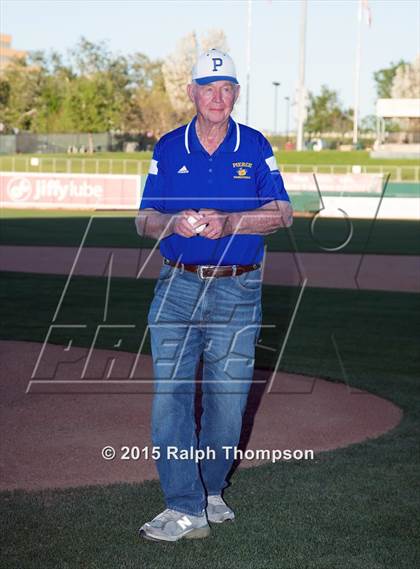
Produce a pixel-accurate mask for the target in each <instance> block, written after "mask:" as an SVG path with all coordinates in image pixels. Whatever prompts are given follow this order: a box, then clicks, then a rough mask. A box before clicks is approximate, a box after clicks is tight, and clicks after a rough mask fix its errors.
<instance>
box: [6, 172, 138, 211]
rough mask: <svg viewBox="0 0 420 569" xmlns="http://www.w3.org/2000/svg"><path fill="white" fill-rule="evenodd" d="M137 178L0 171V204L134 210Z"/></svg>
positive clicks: (54, 207)
mask: <svg viewBox="0 0 420 569" xmlns="http://www.w3.org/2000/svg"><path fill="white" fill-rule="evenodd" d="M140 191H141V178H140V176H129V175H121V176H119V175H105V174H39V173H36V174H34V173H32V172H0V205H1V206H2V207H14V208H23V209H30V208H37V209H138V207H139V204H140Z"/></svg>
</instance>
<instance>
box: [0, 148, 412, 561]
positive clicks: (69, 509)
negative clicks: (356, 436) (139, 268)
mask: <svg viewBox="0 0 420 569" xmlns="http://www.w3.org/2000/svg"><path fill="white" fill-rule="evenodd" d="M308 154H309V153H308ZM340 154H341V153H340ZM90 215H91V212H83V213H81V212H80V211H74V212H40V211H39V212H37V211H31V212H24V211H18V210H3V211H1V223H0V244H1V245H32V246H37V245H52V246H77V245H79V244H80V241H81V238H82V236H83V234H84V231H85V228H86V225H87V223H88V217H89V216H90ZM134 215H135V212H118V213H115V212H112V213H110V212H108V213H102V214H100V215H98V217H97V219H95V220H94V221H93V223H92V227H91V232H90V233H89V235H88V236H87V240H86V246H88V247H93V246H95V247H105V246H112V247H131V248H137V247H139V248H140V247H150V246H152V245H153V243H154V242H153V241H152V240H148V239H144V240H143V239H140V238H139V237H138V236H137V235H136V233H135V229H134V224H133V217H134ZM310 221H311V219H310V218H296V219H295V221H294V225H293V227H292V230H291V231H281V232H278V233H276V234H274V235H271V236H268V237H267V238H266V242H267V244H268V250H269V251H299V252H306V251H308V252H311V251H312V252H321V251H322V248H321V247H320V244H321V245H327V246H334V245H336V244H337V243H339V242H341V241H342V240H343V238H345V236H346V227H345V225H344V224H343V222H342V221H340V220H334V219H322V220H320V221H319V222H318V223H317V226H316V234H315V236H314V235H312V234H311V231H310ZM353 223H354V236H353V239H352V240H351V241H350V243H349V245H348V246H347V247H346V248H345V249H344V250H342V253H343V254H346V253H363V252H364V253H379V254H385V253H387V254H398V255H404V254H412V255H414V254H415V255H420V238H419V237H420V235H419V231H420V228H419V224H418V223H416V222H401V221H381V222H376V223H375V224H374V225H372V224H371V222H370V221H369V220H366V221H364V220H353ZM65 282H66V277H65V276H59V275H41V274H24V273H12V272H2V273H1V283H2V286H1V287H0V302H1V307H2V319H1V320H2V326H1V328H0V339H2V340H21V341H35V342H42V341H43V340H44V339H45V335H46V333H47V330H48V327H49V325H50V324H51V319H52V316H53V314H54V311H55V308H56V306H57V302H58V300H59V298H60V295H61V293H62V290H63V287H64V285H65ZM154 284H155V283H154V281H153V280H148V279H141V280H140V281H136V280H133V279H127V278H114V279H113V281H112V286H111V287H110V296H109V306H108V320H107V323H109V324H113V323H118V324H120V325H121V324H136V326H137V327H138V328H140V329H143V328H144V327H145V325H146V318H147V311H148V308H149V304H150V302H151V299H152V295H153V288H154ZM106 294H107V283H106V279H103V278H99V277H73V278H72V280H71V282H70V285H69V288H68V290H67V294H66V297H65V300H64V302H63V305H62V311H61V312H60V314H59V316H58V319H57V321H56V322H55V323H56V324H60V323H62V324H72V323H73V324H80V323H84V324H86V325H87V326H86V328H85V329H84V330H83V333H81V334H80V335H79V336H78V338H77V339H75V341H74V345H77V346H82V347H85V346H89V345H90V343H91V341H92V336H93V333H94V331H95V329H96V326H97V325H98V324H102V323H103V299H104V298H105V295H106ZM298 294H299V290H298V289H297V288H294V287H281V286H280V287H276V286H268V285H265V286H264V287H263V319H264V321H263V323H264V324H269V323H271V324H275V328H263V330H262V334H261V340H262V341H261V345H258V346H257V354H256V367H264V368H268V369H270V368H272V366H273V363H274V360H275V358H276V356H277V354H278V350H279V349H280V346H281V344H282V342H283V339H284V337H285V333H286V330H287V325H288V322H289V320H290V317H291V314H292V312H293V309H294V306H295V302H296V299H297V295H298ZM418 314H420V295H419V294H414V293H399V292H382V291H370V290H369V291H368V290H358V291H356V290H339V289H320V288H308V289H306V290H305V293H304V296H303V299H302V303H301V305H300V308H299V311H298V313H297V317H296V320H295V323H294V326H293V329H292V332H291V335H290V337H289V340H288V342H287V346H286V350H285V352H284V355H283V359H282V362H281V366H280V367H281V369H282V370H284V371H288V372H293V373H303V374H307V375H311V376H320V377H323V378H325V379H328V380H330V381H334V382H345V383H347V384H348V385H350V386H352V387H356V388H360V389H364V390H367V391H369V392H371V393H374V394H377V395H379V396H381V397H384V398H386V399H389V400H390V401H393V402H394V403H395V404H396V405H399V406H400V407H401V409H402V410H403V413H404V416H403V419H402V422H401V423H400V424H399V425H398V426H397V427H396V428H395V429H394V430H393V431H391V432H388V433H386V434H385V435H382V436H380V437H379V438H377V439H372V440H367V441H365V442H362V443H359V444H355V445H351V446H349V447H347V448H344V449H338V450H334V451H330V452H323V453H320V454H318V455H317V456H316V459H315V460H314V461H308V462H305V461H301V462H285V463H277V464H268V465H264V466H259V467H257V468H252V469H246V470H240V471H236V473H235V475H234V477H233V479H232V486H231V488H229V489H228V491H227V492H226V497H227V499H228V501H229V503H230V504H231V505H232V507H233V508H234V509H235V510H236V513H237V520H236V521H235V523H234V524H231V525H228V524H225V525H222V526H221V527H214V528H213V530H212V534H211V536H210V537H209V538H208V539H206V540H197V541H181V542H179V543H177V544H166V545H165V544H156V543H152V542H146V541H145V540H142V541H141V540H139V539H138V537H137V529H138V527H139V526H140V525H142V524H143V523H144V522H145V521H147V520H149V519H151V518H152V517H154V516H155V515H156V514H157V513H158V512H159V511H161V510H162V509H164V503H163V500H162V495H161V492H160V489H159V483H158V481H153V482H146V483H142V484H123V483H121V484H113V485H110V486H106V487H104V486H92V487H80V488H74V489H66V490H45V491H37V492H25V491H13V492H12V491H11V492H1V493H0V503H1V508H2V513H3V516H2V519H1V521H0V545H1V548H2V559H1V560H0V568H1V569H3V567H4V569H167V567H168V566H170V567H171V568H173V569H178V567H182V568H183V569H184V568H185V569H202V568H204V569H213V568H215V569H232V568H236V567H238V568H244V569H414V567H416V566H418V564H419V560H420V545H419V540H418V528H419V527H420V502H419V497H418V496H419V492H420V483H419V471H420V452H419V450H420V388H419V369H420V350H419V345H420V337H419V326H418ZM133 315H134V317H133ZM332 335H333V337H334V339H335V342H336V345H337V347H338V354H337V352H336V349H335V346H334V344H333V342H332ZM64 340H65V338H64V336H63V335H60V333H59V332H58V331H57V332H56V333H55V334H54V336H53V337H52V338H51V340H50V341H51V342H52V343H63V342H64ZM123 342H124V349H125V350H127V351H131V352H136V351H137V349H138V342H137V340H136V339H135V338H134V337H133V336H132V335H128V334H127V336H124V337H123ZM263 346H269V347H271V348H273V349H274V350H275V351H274V352H273V351H270V350H267V349H264V348H263ZM98 347H102V348H112V347H113V339H111V338H109V339H108V338H107V337H106V336H103V335H101V336H100V343H99V344H98ZM144 350H145V352H146V353H150V345H149V343H148V342H146V344H145V346H144ZM68 401H69V405H71V398H69V400H68ZM40 420H44V418H42V417H40ZM110 421H111V422H112V417H111V418H110ZM52 428H54V425H52ZM296 428H297V429H298V428H299V425H296ZM332 428H333V426H332ZM5 435H6V436H4V440H3V444H12V442H11V441H9V440H8V439H7V433H6V434H5Z"/></svg>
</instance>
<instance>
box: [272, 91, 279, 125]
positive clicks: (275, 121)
mask: <svg viewBox="0 0 420 569" xmlns="http://www.w3.org/2000/svg"><path fill="white" fill-rule="evenodd" d="M273 85H274V134H277V90H278V87H280V83H279V82H278V81H273Z"/></svg>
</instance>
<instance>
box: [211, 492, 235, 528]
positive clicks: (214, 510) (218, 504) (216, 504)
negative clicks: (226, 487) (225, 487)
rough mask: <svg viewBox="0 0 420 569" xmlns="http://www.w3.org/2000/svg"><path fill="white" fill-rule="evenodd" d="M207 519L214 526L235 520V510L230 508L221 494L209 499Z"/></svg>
mask: <svg viewBox="0 0 420 569" xmlns="http://www.w3.org/2000/svg"><path fill="white" fill-rule="evenodd" d="M207 519H208V520H209V522H212V523H214V524H221V523H222V522H225V521H227V520H232V521H233V520H234V519H235V514H234V512H233V510H231V509H230V508H229V506H228V505H227V504H226V502H225V501H224V500H223V498H222V496H221V494H219V495H217V496H208V497H207Z"/></svg>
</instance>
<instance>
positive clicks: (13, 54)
mask: <svg viewBox="0 0 420 569" xmlns="http://www.w3.org/2000/svg"><path fill="white" fill-rule="evenodd" d="M11 45H12V36H9V35H6V34H0V72H1V71H2V70H3V69H4V68H5V67H6V66H7V65H9V64H10V63H11V62H12V61H13V60H16V59H19V58H21V57H26V55H27V52H26V51H23V50H18V49H13V48H12V47H11Z"/></svg>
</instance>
